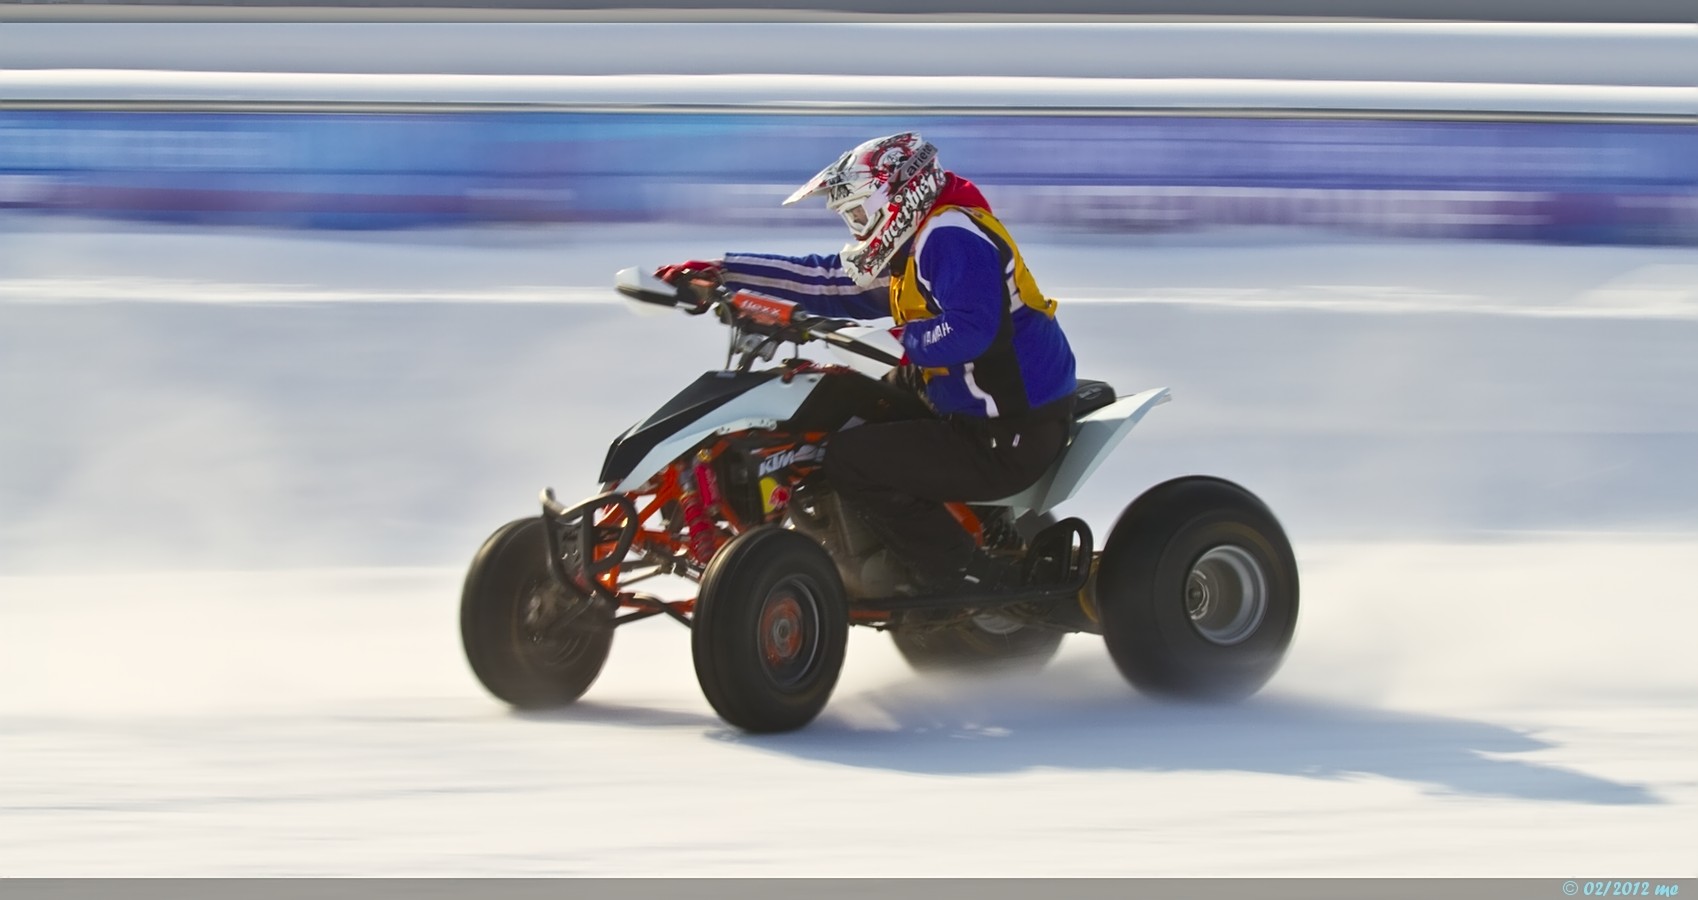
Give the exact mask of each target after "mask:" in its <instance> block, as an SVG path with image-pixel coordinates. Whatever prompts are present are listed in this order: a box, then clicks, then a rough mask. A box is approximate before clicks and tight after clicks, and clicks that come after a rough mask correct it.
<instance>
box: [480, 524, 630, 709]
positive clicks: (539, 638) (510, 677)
mask: <svg viewBox="0 0 1698 900" xmlns="http://www.w3.org/2000/svg"><path fill="white" fill-rule="evenodd" d="M545 527H546V526H545V525H544V524H543V521H542V519H540V518H529V519H518V520H516V521H513V522H509V523H507V524H506V525H504V526H502V527H501V528H500V529H498V530H497V531H496V532H495V533H494V534H492V535H490V537H489V540H487V541H485V542H484V545H483V547H482V548H481V549H479V550H478V554H477V557H476V558H474V559H473V560H472V566H471V570H470V571H469V572H468V573H467V574H466V585H465V589H464V591H463V592H462V594H461V598H460V639H461V642H462V643H463V645H464V647H465V650H466V660H467V662H469V663H470V664H471V666H472V672H473V673H474V674H476V675H477V677H478V681H480V682H482V683H483V686H484V687H485V688H487V689H488V690H489V692H490V693H491V694H494V695H495V696H497V697H499V698H500V699H502V700H505V701H506V702H508V703H511V704H512V705H514V706H516V707H519V708H520V709H547V708H549V707H555V706H563V705H565V704H568V703H571V702H573V701H574V700H577V699H578V698H579V697H581V696H583V694H584V691H586V690H588V689H589V686H590V684H591V683H592V682H594V681H595V679H596V676H597V675H600V674H601V667H602V664H603V663H605V662H606V661H607V654H608V651H609V650H610V649H611V648H612V645H613V608H612V606H611V605H610V604H608V603H605V602H603V601H600V600H595V599H591V598H583V597H578V596H576V595H574V594H571V593H569V592H567V591H566V590H565V589H564V588H562V587H560V585H559V584H557V583H556V582H555V580H554V578H553V576H552V575H551V574H550V572H549V567H548V542H547V538H546V537H545V535H544V533H543V529H544V528H545Z"/></svg>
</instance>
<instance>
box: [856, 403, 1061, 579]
mask: <svg viewBox="0 0 1698 900" xmlns="http://www.w3.org/2000/svg"><path fill="white" fill-rule="evenodd" d="M914 408H917V409H918V410H919V411H920V413H919V415H920V417H915V418H907V419H896V420H885V421H869V422H867V423H865V424H861V425H856V426H854V427H851V428H849V429H847V430H845V431H841V432H838V433H837V434H834V435H833V436H832V438H831V444H830V447H829V448H828V449H827V451H826V455H825V466H824V469H825V475H826V477H827V478H829V479H830V481H831V484H832V485H833V486H835V487H836V489H837V492H838V495H839V496H840V497H842V498H843V499H844V500H845V501H847V503H848V505H849V506H850V508H851V509H854V510H856V511H858V512H859V513H860V514H861V515H862V516H863V518H865V519H866V521H867V524H868V525H869V526H870V527H871V528H872V529H873V531H874V532H875V533H876V534H877V535H878V536H879V537H880V538H881V539H883V540H884V542H885V543H886V544H887V545H888V546H889V547H890V549H891V550H892V551H893V552H894V553H895V554H896V555H897V557H898V558H899V559H900V560H902V561H903V562H904V563H906V564H907V565H908V566H909V568H911V569H912V570H913V571H914V573H915V574H916V575H917V576H919V577H920V578H922V579H926V580H939V579H944V578H947V577H948V576H949V575H950V574H951V573H953V572H954V571H955V570H957V569H959V568H960V567H961V566H962V565H964V564H965V563H966V562H967V560H968V558H969V557H970V556H971V555H972V553H973V548H974V545H973V540H972V538H970V537H969V536H968V535H967V532H965V531H964V530H962V528H961V526H960V524H959V523H957V522H956V520H955V517H954V516H953V515H951V514H950V512H949V510H948V509H947V508H945V506H944V503H945V501H949V502H980V501H990V500H1000V499H1002V498H1003V497H1007V496H1010V495H1012V494H1016V493H1019V492H1020V491H1022V490H1025V489H1026V488H1028V487H1031V486H1032V484H1033V483H1034V482H1036V481H1037V480H1038V479H1039V478H1040V477H1042V476H1043V474H1044V472H1045V471H1047V470H1048V469H1049V467H1050V464H1051V463H1053V462H1055V460H1056V457H1057V456H1059V455H1060V453H1061V451H1062V450H1063V449H1064V448H1065V447H1066V446H1067V441H1068V438H1069V435H1070V434H1071V432H1072V420H1073V416H1072V411H1073V404H1072V398H1071V397H1068V398H1066V399H1064V400H1061V401H1057V402H1056V403H1052V404H1049V405H1047V406H1045V407H1041V408H1039V409H1035V410H1033V411H1032V412H1031V413H1029V414H1027V415H1026V416H1023V417H1021V418H1020V419H1019V420H1018V421H1013V420H1003V419H979V418H976V417H967V416H953V417H948V418H939V417H938V416H936V415H935V414H933V413H931V412H930V410H929V409H927V408H926V407H925V406H924V405H923V404H918V403H916V404H915V406H914V407H909V408H908V409H909V410H910V411H911V410H912V409H914Z"/></svg>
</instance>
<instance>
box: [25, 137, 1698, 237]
mask: <svg viewBox="0 0 1698 900" xmlns="http://www.w3.org/2000/svg"><path fill="white" fill-rule="evenodd" d="M905 129H912V130H918V131H920V132H921V133H922V134H925V135H926V136H927V137H928V138H930V139H931V140H932V141H933V142H935V143H936V144H938V146H939V148H940V150H941V154H942V160H943V162H944V164H945V165H946V167H948V168H950V169H953V170H955V171H957V172H960V173H961V174H963V175H965V176H967V177H969V178H971V179H973V180H974V181H975V182H977V183H979V184H980V185H981V187H983V188H984V190H985V192H986V194H987V196H989V198H990V199H991V201H992V204H993V205H994V206H996V207H997V208H998V210H999V211H1000V212H1002V213H1003V214H1004V215H1005V216H1007V217H1010V218H1017V219H1018V220H1020V221H1022V222H1034V223H1042V224H1053V225H1061V226H1071V227H1080V228H1089V229H1093V230H1136V231H1144V230H1151V231H1156V230H1175V229H1185V228H1206V227H1211V226H1218V225H1240V224H1251V225H1305V226H1315V227H1325V228H1333V229H1340V230H1345V231H1352V232H1370V233H1385V234H1420V235H1431V236H1460V237H1470V236H1481V237H1507V238H1520V239H1534V240H1555V241H1585V242H1627V243H1676V244H1690V243H1698V129H1694V128H1692V127H1690V126H1689V125H1678V124H1637V123H1626V122H1585V123H1552V122H1516V121H1508V122H1488V121H1396V120H1367V119H1319V118H1317V119H1290V118H1250V117H1221V118H1214V117H1185V116H1150V117H1141V116H990V115H978V116H972V115H948V116H944V115H920V116H913V117H906V116H902V117H899V116H882V115H881V116H838V115H790V114H765V113H763V114H755V113H725V114H720V113H612V112H608V113H600V112H593V113H592V112H582V113H574V112H487V113H478V112H464V113H462V112H443V113H402V114H389V115H380V114H363V113H361V114H353V113H349V114H335V113H288V114H282V113H196V112H181V113H177V112H173V113H152V112H93V111H62V110H61V111H45V110H8V111H0V206H5V207H12V208H22V209H31V210H39V211H42V212H55V211H61V212H74V213H77V214H81V215H95V216H111V217H125V218H140V219H148V220H160V221H177V222H209V223H239V224H263V225H271V226H285V227H309V228H386V227H409V226H419V225H437V224H471V223H481V222H490V223H494V222H518V221H542V222H655V221H688V222H708V223H725V222H737V223H750V222H762V223H770V224H785V223H803V222H809V223H812V222H817V221H818V210H792V209H781V208H779V207H778V205H777V204H778V201H779V200H780V199H782V197H783V196H784V195H785V194H787V193H788V192H789V190H790V189H791V188H793V187H794V186H795V185H796V184H798V183H800V182H801V181H802V180H803V179H805V178H807V177H808V176H810V175H812V174H813V173H814V172H815V171H817V170H818V169H819V168H820V167H821V166H823V165H824V164H825V163H827V162H830V161H831V160H832V159H834V158H835V157H836V156H837V155H838V154H840V153H842V152H843V151H844V150H845V149H847V148H849V147H851V146H853V145H855V144H857V143H859V142H860V141H862V140H865V139H866V138H868V137H872V136H876V135H879V134H885V133H889V132H893V131H900V130H905Z"/></svg>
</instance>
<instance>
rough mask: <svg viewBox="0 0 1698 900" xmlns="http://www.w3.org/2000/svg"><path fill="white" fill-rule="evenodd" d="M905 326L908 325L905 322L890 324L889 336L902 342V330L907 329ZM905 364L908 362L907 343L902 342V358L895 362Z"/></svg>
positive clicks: (899, 342) (897, 341)
mask: <svg viewBox="0 0 1698 900" xmlns="http://www.w3.org/2000/svg"><path fill="white" fill-rule="evenodd" d="M907 327H908V326H907V325H906V324H903V325H893V326H891V328H890V336H891V337H893V338H896V343H898V344H902V332H903V331H904V330H905V329H907ZM907 364H908V345H907V344H902V359H901V361H900V362H898V363H897V365H902V366H905V365H907Z"/></svg>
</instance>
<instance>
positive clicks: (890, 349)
mask: <svg viewBox="0 0 1698 900" xmlns="http://www.w3.org/2000/svg"><path fill="white" fill-rule="evenodd" d="M837 333H838V334H840V335H843V336H844V337H849V338H854V339H855V340H857V341H859V342H861V343H863V344H866V345H867V346H869V347H872V348H873V349H875V350H883V351H884V352H886V353H888V354H890V355H891V356H894V357H896V358H897V359H901V358H902V353H903V350H902V342H901V341H899V340H897V339H896V337H895V336H894V335H892V334H891V333H890V331H889V330H888V329H884V328H878V327H875V326H870V325H850V326H848V327H847V328H840V329H838V331H837ZM825 346H826V348H827V349H829V350H830V351H831V355H832V356H835V357H837V361H838V362H841V363H843V364H844V365H846V366H848V367H849V368H851V369H854V370H855V371H857V372H860V373H861V374H862V375H867V376H870V377H872V378H883V377H884V376H885V374H886V373H888V372H889V371H890V370H891V369H892V368H893V367H892V366H887V365H885V364H884V363H881V362H879V361H878V360H876V359H872V358H869V357H866V356H862V355H861V354H859V353H856V352H854V351H852V350H847V349H845V348H843V347H840V346H838V345H836V344H826V345H825Z"/></svg>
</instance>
